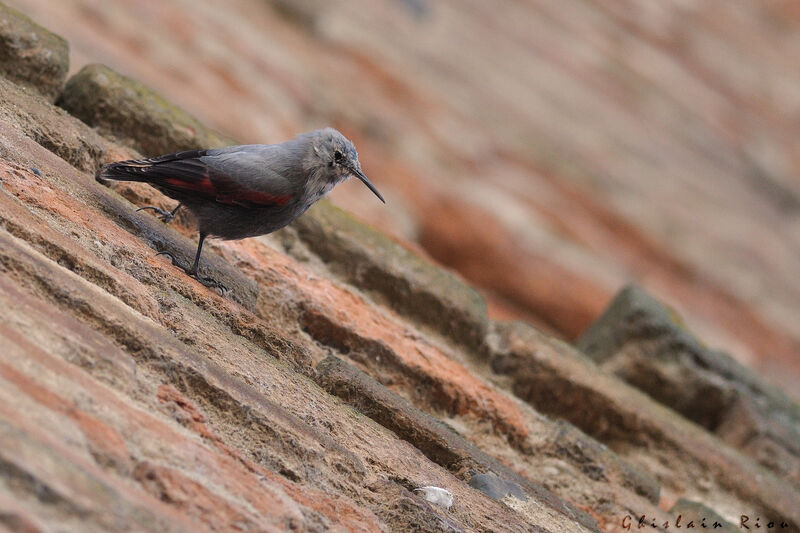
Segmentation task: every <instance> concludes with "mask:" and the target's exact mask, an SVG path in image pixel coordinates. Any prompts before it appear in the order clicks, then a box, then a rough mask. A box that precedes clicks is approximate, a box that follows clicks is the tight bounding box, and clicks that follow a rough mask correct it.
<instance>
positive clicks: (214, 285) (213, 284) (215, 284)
mask: <svg viewBox="0 0 800 533" xmlns="http://www.w3.org/2000/svg"><path fill="white" fill-rule="evenodd" d="M159 255H164V256H166V257H169V260H170V261H171V262H172V265H173V266H176V267H178V268H180V269H181V270H183V271H184V272H185V273H186V275H187V276H189V277H190V278H193V279H196V280H197V281H199V282H200V283H202V284H203V285H205V286H206V287H208V288H210V289H218V290H219V292H220V293H221V294H222V295H223V296H224V295H225V294H226V293H227V292H229V289H228V287H226V286H225V285H223V284H222V283H220V282H219V281H217V280H215V279H213V278H207V277H205V276H201V275H199V274H198V273H197V272H195V271H193V270H192V269H191V268H188V267H186V266H184V265H182V264H181V263H180V262H179V261H178V260H177V259H175V256H174V255H172V254H171V253H170V252H158V253H157V254H156V256H159Z"/></svg>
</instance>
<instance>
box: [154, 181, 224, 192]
mask: <svg viewBox="0 0 800 533" xmlns="http://www.w3.org/2000/svg"><path fill="white" fill-rule="evenodd" d="M164 183H166V184H168V185H171V186H172V187H175V188H177V189H179V190H184V191H196V192H199V193H202V194H207V195H215V194H216V193H217V188H216V187H214V184H213V183H211V179H210V178H207V177H206V178H202V179H198V180H195V181H185V180H182V179H178V178H166V179H165V180H164Z"/></svg>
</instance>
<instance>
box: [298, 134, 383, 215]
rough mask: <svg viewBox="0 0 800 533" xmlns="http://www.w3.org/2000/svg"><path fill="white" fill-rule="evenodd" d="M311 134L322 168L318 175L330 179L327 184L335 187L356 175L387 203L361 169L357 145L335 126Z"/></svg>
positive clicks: (315, 152) (312, 145) (316, 156)
mask: <svg viewBox="0 0 800 533" xmlns="http://www.w3.org/2000/svg"><path fill="white" fill-rule="evenodd" d="M309 135H310V141H311V147H312V152H313V155H312V157H313V158H314V159H315V164H316V165H317V166H318V168H320V170H321V172H319V174H318V175H319V176H320V177H321V179H323V180H327V181H328V184H326V185H328V186H329V187H330V188H333V187H334V186H336V185H337V184H338V183H340V182H342V181H344V180H346V179H347V178H349V177H356V178H358V179H359V180H361V181H362V182H363V183H364V185H366V186H367V187H369V190H371V191H372V192H373V193H375V196H377V197H378V198H379V199H380V201H381V202H383V203H386V201H385V200H384V199H383V196H381V193H379V192H378V189H376V188H375V186H374V185H373V184H372V182H370V181H369V179H368V178H367V176H365V175H364V173H363V172H362V171H361V163H359V161H358V152H356V147H355V146H353V143H352V142H350V141H349V140H348V139H347V137H345V136H344V135H342V134H341V133H339V132H338V131H336V130H335V129H333V128H325V129H322V130H318V131H315V132H312V133H311V134H309ZM326 188H327V187H326Z"/></svg>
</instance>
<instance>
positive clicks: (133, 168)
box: [94, 150, 206, 183]
mask: <svg viewBox="0 0 800 533" xmlns="http://www.w3.org/2000/svg"><path fill="white" fill-rule="evenodd" d="M204 155H206V150H187V151H185V152H177V153H174V154H167V155H162V156H160V157H152V158H148V159H129V160H127V161H117V162H115V163H109V164H108V165H103V166H102V167H100V169H99V170H98V171H97V173H96V174H95V175H94V179H96V180H97V181H99V182H100V183H103V182H104V181H106V180H116V181H145V182H152V181H153V178H154V176H153V174H154V173H156V174H157V173H158V170H157V167H160V168H163V169H166V168H167V167H170V166H175V165H176V164H177V165H182V166H191V165H195V166H197V165H198V164H199V162H198V161H197V158H199V157H202V156H204ZM181 162H182V163H181ZM170 164H172V165H170ZM173 170H174V171H177V172H179V171H180V170H181V169H180V168H174V169H173ZM192 170H196V169H192Z"/></svg>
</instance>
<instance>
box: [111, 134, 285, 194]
mask: <svg viewBox="0 0 800 533" xmlns="http://www.w3.org/2000/svg"><path fill="white" fill-rule="evenodd" d="M271 148H272V147H271V146H263V145H249V146H231V147H228V148H221V149H216V150H190V151H186V152H178V153H174V154H168V155H164V156H160V157H155V158H151V159H136V160H130V161H120V162H118V163H112V164H110V165H107V166H105V167H103V169H102V170H101V172H100V174H99V177H101V178H106V179H117V180H128V181H142V182H146V183H150V184H152V185H155V186H157V187H161V188H163V189H167V190H169V191H173V192H177V193H184V194H189V195H193V196H196V197H201V198H205V199H208V200H213V201H216V202H219V203H221V204H227V205H237V206H241V207H252V208H257V207H274V206H282V205H286V204H287V203H289V201H291V199H292V198H293V196H294V194H295V192H296V191H294V190H293V189H292V187H291V184H290V183H289V182H288V181H287V180H286V179H285V178H284V177H282V176H281V175H280V174H279V173H278V172H275V171H273V170H271V169H270V168H269V165H268V161H267V160H265V159H264V153H268V152H270V151H271V150H270V149H271Z"/></svg>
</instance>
